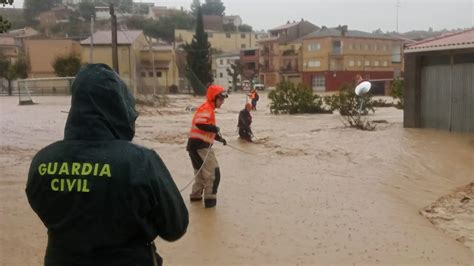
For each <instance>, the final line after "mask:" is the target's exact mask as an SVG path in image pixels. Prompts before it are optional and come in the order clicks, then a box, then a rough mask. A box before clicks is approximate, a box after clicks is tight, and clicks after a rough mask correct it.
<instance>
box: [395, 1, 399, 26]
mask: <svg viewBox="0 0 474 266" xmlns="http://www.w3.org/2000/svg"><path fill="white" fill-rule="evenodd" d="M395 7H396V8H397V33H398V9H399V8H400V0H397V3H396V4H395Z"/></svg>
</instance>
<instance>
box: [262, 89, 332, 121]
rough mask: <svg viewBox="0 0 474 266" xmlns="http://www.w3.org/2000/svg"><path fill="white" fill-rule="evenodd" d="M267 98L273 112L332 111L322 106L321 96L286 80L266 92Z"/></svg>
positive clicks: (312, 112)
mask: <svg viewBox="0 0 474 266" xmlns="http://www.w3.org/2000/svg"><path fill="white" fill-rule="evenodd" d="M268 98H269V99H270V100H271V103H270V112H271V113H273V114H280V113H282V114H300V113H311V114H314V113H332V111H331V110H327V109H325V108H324V107H323V100H322V98H321V97H319V96H318V95H316V94H314V93H313V90H311V89H309V88H307V87H306V86H304V85H303V84H298V86H295V85H294V84H293V83H291V82H288V81H284V82H281V83H279V84H278V85H277V88H276V89H275V90H273V91H271V92H270V93H269V94H268Z"/></svg>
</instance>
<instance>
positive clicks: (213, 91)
mask: <svg viewBox="0 0 474 266" xmlns="http://www.w3.org/2000/svg"><path fill="white" fill-rule="evenodd" d="M222 92H224V88H222V87H221V86H217V85H212V86H209V88H207V101H206V102H205V103H203V104H202V105H201V106H199V108H198V109H197V110H196V112H195V113H194V117H193V123H192V126H191V131H190V132H189V138H191V139H200V140H202V141H205V142H207V143H209V144H212V143H214V139H215V137H216V133H212V132H207V131H204V130H201V129H199V128H198V127H197V126H196V124H205V125H213V126H215V125H216V116H215V113H214V109H215V108H216V107H215V105H214V100H215V98H216V96H217V95H218V94H220V93H222Z"/></svg>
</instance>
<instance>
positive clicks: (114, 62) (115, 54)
mask: <svg viewBox="0 0 474 266" xmlns="http://www.w3.org/2000/svg"><path fill="white" fill-rule="evenodd" d="M109 11H110V19H111V21H112V65H113V68H114V70H115V72H117V74H118V73H119V65H118V51H117V17H116V16H115V11H114V4H110V7H109Z"/></svg>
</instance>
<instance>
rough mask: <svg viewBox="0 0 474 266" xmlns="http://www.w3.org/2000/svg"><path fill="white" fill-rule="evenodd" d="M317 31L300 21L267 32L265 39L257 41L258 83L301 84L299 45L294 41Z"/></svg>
mask: <svg viewBox="0 0 474 266" xmlns="http://www.w3.org/2000/svg"><path fill="white" fill-rule="evenodd" d="M317 29H319V27H318V26H316V25H314V24H312V23H310V22H308V21H305V20H303V19H301V20H300V21H298V22H296V21H293V22H289V21H288V22H287V23H286V24H285V25H282V26H279V27H276V28H274V29H271V30H270V31H269V33H270V35H269V36H268V37H267V38H264V39H261V40H259V41H258V43H259V46H260V55H261V56H260V63H261V64H262V68H261V69H260V81H261V82H263V83H264V84H265V86H275V85H276V84H277V83H279V82H281V81H284V80H289V81H292V82H295V83H298V82H301V71H300V66H301V54H300V53H299V51H300V45H299V44H298V42H295V40H298V39H299V38H301V37H303V36H305V35H306V34H309V33H311V32H313V31H315V30H317Z"/></svg>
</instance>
